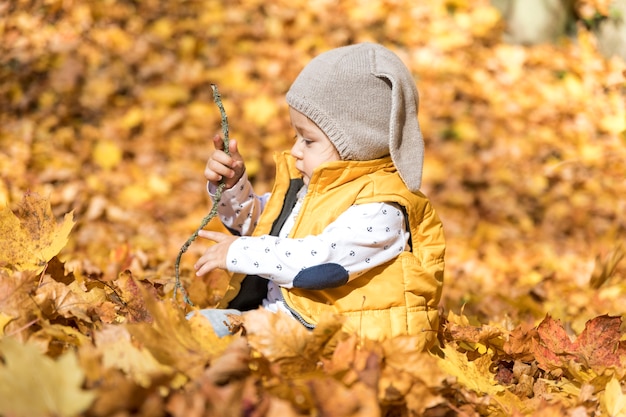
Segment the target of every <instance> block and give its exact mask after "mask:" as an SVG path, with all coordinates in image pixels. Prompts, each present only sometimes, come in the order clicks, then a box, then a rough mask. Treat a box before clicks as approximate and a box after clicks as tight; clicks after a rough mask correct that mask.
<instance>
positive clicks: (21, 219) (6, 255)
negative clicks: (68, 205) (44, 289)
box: [0, 193, 74, 273]
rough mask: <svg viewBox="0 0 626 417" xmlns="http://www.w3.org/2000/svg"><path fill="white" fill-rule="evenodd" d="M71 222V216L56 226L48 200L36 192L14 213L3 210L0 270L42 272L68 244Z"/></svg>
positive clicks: (72, 223) (0, 237)
mask: <svg viewBox="0 0 626 417" xmlns="http://www.w3.org/2000/svg"><path fill="white" fill-rule="evenodd" d="M72 219H73V214H72V213H69V214H66V215H65V219H64V221H63V222H62V223H61V224H57V221H56V219H55V217H54V215H53V214H52V209H51V208H50V203H49V201H47V200H45V199H43V198H41V197H39V196H38V195H37V194H36V193H28V194H26V195H25V196H24V199H23V200H22V202H21V204H20V205H19V206H18V208H17V210H16V212H15V213H13V212H12V211H11V210H9V208H8V207H3V208H0V251H1V252H0V253H1V254H2V255H1V257H0V268H7V269H10V270H13V271H27V270H30V271H34V272H37V273H39V272H41V271H42V270H43V269H44V268H45V266H46V263H47V262H48V261H49V260H50V259H52V258H53V257H54V256H55V255H57V254H58V253H59V251H61V249H63V247H64V246H65V245H66V244H67V240H68V236H69V233H70V230H72V227H73V226H74V221H73V220H72Z"/></svg>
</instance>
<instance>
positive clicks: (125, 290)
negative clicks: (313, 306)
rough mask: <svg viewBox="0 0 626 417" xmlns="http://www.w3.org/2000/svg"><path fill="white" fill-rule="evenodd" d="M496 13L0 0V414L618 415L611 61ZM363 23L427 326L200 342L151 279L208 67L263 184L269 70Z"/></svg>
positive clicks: (216, 125)
mask: <svg viewBox="0 0 626 417" xmlns="http://www.w3.org/2000/svg"><path fill="white" fill-rule="evenodd" d="M606 4H607V2H603V1H579V2H576V7H579V8H584V10H585V13H587V14H588V13H589V10H590V8H595V9H596V10H597V11H598V12H599V13H606V10H607V9H606ZM503 30H504V23H503V22H502V20H501V19H500V16H499V15H498V14H497V13H496V12H495V10H494V9H493V8H491V7H490V5H489V3H488V2H487V1H481V0H479V1H471V2H470V1H464V0H454V1H453V0H447V1H444V0H430V1H426V2H414V1H408V0H407V1H404V0H395V1H391V0H387V1H383V0H368V1H359V0H339V1H325V0H324V1H317V2H304V1H284V0H276V1H272V2H267V1H264V2H261V1H256V0H241V1H229V2H225V1H213V0H209V1H204V2H199V1H181V2H161V1H157V0H146V1H141V2H134V1H130V0H128V1H124V0H104V1H102V0H82V1H72V0H69V1H67V0H65V1H61V0H45V1H44V0H28V1H27V0H17V1H12V2H0V39H1V42H0V150H1V151H0V415H6V416H16V417H19V416H76V415H84V416H113V415H115V416H159V415H171V416H239V415H246V416H287V417H289V416H299V415H314V416H333V417H339V416H368V417H369V416H377V415H381V416H418V415H425V416H448V415H466V416H476V415H502V416H511V415H535V416H540V415H541V416H544V415H556V416H576V417H578V416H595V415H608V416H625V415H626V397H625V396H624V393H623V389H624V387H623V385H624V383H625V382H626V379H625V374H626V366H625V361H626V351H625V348H626V347H625V341H624V339H625V337H624V325H623V323H622V318H621V317H622V315H623V314H624V310H625V307H624V306H625V305H626V284H625V282H626V280H625V278H626V262H624V261H622V262H621V263H620V260H622V258H623V257H624V255H625V251H626V242H625V241H626V132H625V131H626V84H625V76H626V73H625V68H626V66H625V63H624V62H623V61H620V60H618V59H616V58H613V59H610V58H606V57H603V56H601V55H600V54H599V53H598V52H597V50H596V45H595V39H594V37H593V36H592V34H590V33H588V32H587V31H586V30H585V29H584V27H582V26H581V27H580V28H579V30H578V35H577V36H576V38H574V39H567V40H565V39H564V40H563V41H562V42H560V43H559V44H558V45H539V46H517V45H510V44H505V43H503V42H502V41H501V34H502V31H503ZM369 40H371V41H377V42H380V43H383V44H386V45H388V46H389V47H391V48H393V49H394V50H395V51H396V52H398V54H399V55H400V56H401V57H402V58H403V60H404V61H405V62H406V63H407V65H408V66H409V67H410V68H411V70H412V71H413V72H414V74H415V78H416V81H417V85H418V88H419V91H420V94H421V103H420V122H421V124H422V129H423V131H424V136H425V140H426V147H427V154H426V166H425V172H424V187H423V188H424V192H425V193H426V194H427V195H428V196H429V197H430V198H431V199H432V201H433V204H434V205H435V207H436V208H437V210H438V211H439V213H440V216H441V217H442V220H443V222H444V226H445V229H446V235H447V239H448V252H447V264H446V281H445V288H444V294H443V298H442V302H441V315H442V318H443V320H442V325H441V328H440V333H439V340H440V347H439V349H438V350H437V351H435V352H433V353H430V354H425V353H421V352H416V351H415V349H413V346H414V345H415V340H413V339H412V338H395V339H392V340H387V341H385V342H372V341H368V340H359V339H358V338H356V337H354V336H353V335H347V334H343V333H341V332H340V331H339V330H338V323H337V321H336V320H335V319H334V318H332V317H329V318H327V319H326V320H325V321H324V322H323V323H322V324H320V326H319V328H318V329H317V330H315V331H314V332H312V333H309V332H306V331H304V330H303V329H302V328H301V327H299V326H296V325H295V324H294V323H293V322H292V321H290V320H288V319H285V318H284V317H282V316H280V315H271V314H267V313H264V312H262V311H255V312H252V313H250V314H249V315H247V316H245V317H244V319H243V320H241V321H239V322H236V323H234V325H235V326H236V327H237V328H239V330H240V331H239V332H238V333H237V334H236V335H235V336H232V337H227V338H224V339H217V338H216V337H215V335H214V334H213V333H212V331H211V330H210V329H209V328H207V327H206V324H205V323H203V322H202V321H201V320H198V319H191V320H185V313H186V312H187V311H188V310H189V307H187V306H186V305H185V304H184V303H182V302H180V300H178V301H177V302H174V301H173V300H172V293H173V289H174V282H175V280H174V260H175V259H176V256H177V254H178V251H179V249H180V248H181V246H182V245H183V244H184V243H185V241H186V240H187V238H188V237H189V236H190V235H191V234H192V233H193V232H194V231H195V230H196V228H197V227H198V225H199V223H200V221H201V220H202V218H203V217H204V216H205V215H206V214H207V212H208V210H209V207H210V201H209V198H208V196H207V195H206V192H205V183H204V180H203V175H202V172H203V169H204V163H205V160H206V157H207V156H208V154H209V152H210V150H211V144H210V138H211V137H212V136H213V134H215V133H217V132H219V130H220V115H219V111H218V109H217V107H216V106H215V104H214V103H213V98H212V92H211V88H210V85H211V83H215V84H217V85H218V86H219V88H220V92H221V93H222V97H223V100H224V106H225V107H226V111H227V112H228V117H229V122H230V129H231V136H232V137H236V138H237V139H238V140H239V141H240V144H241V149H242V151H244V152H245V156H246V158H247V161H246V162H247V166H248V169H249V172H250V173H251V174H252V176H253V178H254V182H255V184H256V186H257V189H258V191H265V190H268V189H269V187H270V186H271V181H272V177H273V168H272V152H274V151H275V150H278V149H282V148H285V147H288V146H290V141H291V137H292V133H291V131H290V127H289V119H288V116H287V111H286V104H285V102H284V93H285V92H286V90H287V89H288V87H289V84H290V82H291V81H292V80H293V79H294V77H295V76H296V75H297V73H298V72H299V71H300V69H301V68H302V67H303V66H304V65H305V64H306V63H307V62H308V61H309V60H310V59H311V58H312V57H313V56H315V55H316V54H317V53H319V52H321V51H324V50H326V49H329V48H332V47H336V46H340V45H344V44H347V43H353V42H360V41H369ZM209 227H212V228H219V227H220V226H219V224H217V223H215V222H212V223H211V224H210V225H209ZM203 244H204V243H203V242H194V243H193V244H192V245H191V247H190V249H189V251H188V252H187V253H186V254H184V256H183V257H182V263H181V276H182V279H183V284H184V285H185V288H186V289H187V291H188V292H189V294H190V296H191V299H192V300H193V302H194V304H195V305H196V306H198V307H205V306H211V305H213V303H214V302H215V301H216V300H217V299H218V297H219V296H220V294H221V292H222V291H223V290H224V279H223V276H222V275H221V274H220V273H214V274H212V275H210V276H207V277H204V278H201V279H200V278H194V277H193V276H192V273H191V265H193V263H194V262H195V259H197V257H198V255H199V254H200V253H202V251H203ZM243 333H245V335H242V334H243Z"/></svg>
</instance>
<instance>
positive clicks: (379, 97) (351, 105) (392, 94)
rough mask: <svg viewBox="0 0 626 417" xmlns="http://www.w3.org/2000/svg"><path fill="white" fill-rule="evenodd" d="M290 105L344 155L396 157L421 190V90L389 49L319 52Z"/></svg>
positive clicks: (348, 157)
mask: <svg viewBox="0 0 626 417" xmlns="http://www.w3.org/2000/svg"><path fill="white" fill-rule="evenodd" d="M287 103H288V104H289V105H290V106H291V107H293V108H294V109H295V110H297V111H299V112H300V113H303V114H304V115H305V116H307V117H308V118H309V119H311V120H312V121H313V122H314V123H315V124H316V125H317V126H318V127H319V128H320V129H321V130H322V131H323V132H324V133H325V134H326V136H328V138H329V139H330V141H331V142H332V143H333V144H334V145H335V148H337V151H338V152H339V155H340V157H341V159H343V160H356V161H368V160H372V159H378V158H382V157H384V156H387V155H391V159H392V161H393V163H394V165H395V166H396V169H397V170H398V172H399V173H400V177H401V178H402V180H403V181H404V183H405V184H406V186H407V187H408V188H409V190H411V191H412V192H415V191H418V190H419V188H420V185H421V182H422V167H423V163H424V141H423V139H422V133H421V131H420V127H419V123H418V121H417V109H418V104H419V99H418V93H417V88H416V86H415V82H414V80H413V77H412V75H411V73H410V72H409V70H408V69H407V67H406V66H405V65H404V64H403V63H402V61H401V60H400V58H398V56H397V55H395V54H394V53H393V52H391V51H390V50H389V49H387V48H385V47H384V46H382V45H378V44H373V43H360V44H356V45H350V46H344V47H340V48H336V49H332V50H330V51H328V52H324V53H322V54H321V55H318V56H317V57H315V58H314V59H313V60H312V61H311V62H310V63H309V64H308V65H307V66H306V67H305V68H304V69H303V70H302V72H300V74H299V75H298V77H297V78H296V80H295V81H294V83H293V84H292V86H291V88H290V89H289V91H288V92H287Z"/></svg>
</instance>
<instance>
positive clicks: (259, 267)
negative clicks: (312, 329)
mask: <svg viewBox="0 0 626 417" xmlns="http://www.w3.org/2000/svg"><path fill="white" fill-rule="evenodd" d="M211 188H212V187H211V186H209V193H211V194H213V193H214V190H213V189H211ZM305 194H306V187H303V188H302V189H301V190H300V191H299V192H298V200H297V202H296V205H295V206H294V208H293V210H292V212H291V215H290V216H289V218H288V219H287V220H286V221H285V224H284V225H283V227H282V228H281V230H280V233H279V235H278V236H270V235H263V236H257V237H251V236H250V234H251V233H252V232H253V230H254V228H255V227H256V225H257V221H258V219H259V217H260V215H261V213H262V211H263V209H264V207H265V203H266V202H267V200H268V198H269V196H270V194H269V193H267V194H264V195H262V196H257V195H256V194H255V193H254V191H253V189H252V185H251V184H250V181H249V180H248V178H247V176H246V175H245V174H244V176H242V178H241V179H240V180H239V182H238V183H237V184H236V185H235V186H233V187H232V188H231V189H229V190H225V191H224V192H223V193H222V197H221V200H220V204H219V207H218V214H219V216H220V219H221V221H222V223H223V224H224V226H226V227H227V228H228V229H230V230H232V231H233V232H235V233H238V234H239V235H240V236H242V237H241V238H240V239H237V240H236V241H234V242H233V243H232V244H231V246H230V248H229V250H228V255H227V268H228V270H229V271H231V272H236V273H242V274H247V275H258V276H261V277H263V278H267V279H268V280H269V281H270V282H269V287H268V289H269V291H268V300H266V302H265V303H264V306H266V307H268V308H270V309H272V308H271V306H272V305H274V304H275V302H276V301H277V300H280V299H281V297H280V294H279V293H280V290H279V288H278V286H280V287H284V288H292V287H293V286H294V278H295V277H296V276H297V275H298V273H299V272H301V271H302V270H303V269H306V268H309V267H313V266H318V265H323V264H337V265H340V266H341V267H343V268H344V269H345V270H346V272H347V273H348V280H352V279H354V278H356V277H358V276H360V275H362V274H363V273H364V272H366V271H367V270H369V269H371V268H373V267H375V266H378V265H381V264H383V263H385V262H387V261H389V260H391V259H393V258H394V257H396V256H398V255H399V254H400V253H401V252H402V251H404V250H405V249H406V248H407V242H408V239H409V232H408V231H407V230H406V225H405V220H404V213H403V212H402V210H401V209H400V208H399V207H398V206H396V205H395V204H391V203H368V204H359V205H353V206H351V207H350V208H348V209H347V210H346V211H345V212H344V213H343V214H341V215H340V216H339V217H338V218H337V219H336V220H335V221H333V222H332V223H331V224H329V225H328V226H327V227H326V228H325V229H324V230H323V231H322V233H320V234H319V235H315V236H313V235H311V236H306V237H303V238H297V239H293V238H289V237H288V235H289V232H290V231H291V228H292V227H293V225H294V223H295V219H296V218H297V216H298V213H299V210H300V207H301V205H302V200H303V199H304V196H305ZM321 285H323V283H322V284H321ZM295 286H296V287H297V286H298V285H295ZM318 289H322V288H318Z"/></svg>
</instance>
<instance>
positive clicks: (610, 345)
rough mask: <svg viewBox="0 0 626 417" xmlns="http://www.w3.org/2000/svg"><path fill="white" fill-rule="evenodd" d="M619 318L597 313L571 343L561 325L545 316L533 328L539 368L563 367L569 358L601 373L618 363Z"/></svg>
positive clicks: (623, 350) (621, 350) (623, 351)
mask: <svg viewBox="0 0 626 417" xmlns="http://www.w3.org/2000/svg"><path fill="white" fill-rule="evenodd" d="M621 323H622V319H621V317H610V316H608V315H604V316H598V317H596V318H593V319H591V320H589V321H587V323H586V324H585V329H584V330H583V332H582V333H581V334H580V335H579V336H578V337H577V338H576V340H575V341H574V342H572V340H571V339H570V337H569V336H568V335H567V333H566V331H565V329H564V328H563V326H562V324H561V323H560V321H558V320H554V319H553V318H552V317H550V316H549V315H548V316H546V318H545V319H544V320H543V321H542V322H541V323H540V324H539V326H538V327H537V338H535V339H533V348H534V352H535V355H536V359H537V362H538V364H539V367H540V368H542V369H544V370H552V369H556V368H561V367H564V368H567V364H568V362H569V361H570V360H573V361H575V362H577V363H579V364H582V365H584V366H585V367H587V368H591V369H593V370H595V371H598V372H600V373H601V372H602V371H603V370H604V369H605V368H608V367H619V366H621V365H622V361H623V359H622V358H623V357H625V356H626V346H625V345H624V343H623V342H621V341H620V339H621V332H620V326H621Z"/></svg>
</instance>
